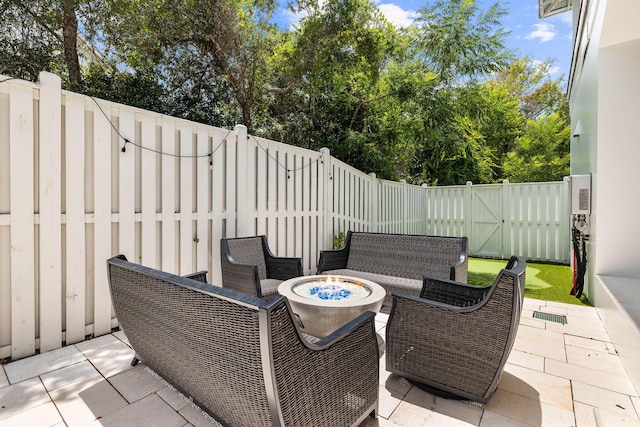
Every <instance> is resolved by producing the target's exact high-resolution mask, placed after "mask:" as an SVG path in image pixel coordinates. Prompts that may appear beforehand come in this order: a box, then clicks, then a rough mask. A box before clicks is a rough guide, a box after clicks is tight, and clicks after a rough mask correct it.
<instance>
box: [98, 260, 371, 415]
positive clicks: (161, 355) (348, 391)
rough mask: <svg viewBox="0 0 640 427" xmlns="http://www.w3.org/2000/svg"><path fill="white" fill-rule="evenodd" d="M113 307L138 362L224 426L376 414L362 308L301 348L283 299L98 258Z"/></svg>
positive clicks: (367, 321)
mask: <svg viewBox="0 0 640 427" xmlns="http://www.w3.org/2000/svg"><path fill="white" fill-rule="evenodd" d="M107 267H108V273H109V284H110V287H111V296H112V299H113V306H114V309H115V313H116V315H117V317H118V322H119V324H120V326H121V327H122V328H123V329H124V331H125V333H126V335H127V338H128V339H129V342H130V343H131V346H132V347H133V349H134V350H135V352H136V354H137V355H138V356H139V357H140V360H141V361H142V362H143V363H145V364H146V365H147V366H148V367H149V368H150V369H151V370H153V371H154V372H155V373H157V374H158V375H159V376H160V377H162V379H163V380H165V381H166V382H168V383H169V384H171V385H172V386H173V387H175V388H176V389H178V390H179V391H180V392H182V393H183V394H184V395H185V396H187V397H188V398H191V399H193V402H194V403H196V404H197V405H198V406H199V407H200V408H201V409H202V410H204V411H205V412H206V413H208V414H209V415H211V416H212V417H213V418H215V419H217V420H218V421H219V422H221V423H222V424H224V425H227V426H241V427H249V426H259V427H263V426H271V425H273V426H321V425H323V426H324V425H326V426H356V425H359V424H360V423H362V422H363V421H364V420H365V419H366V418H367V417H368V416H370V415H372V416H374V417H375V412H376V411H377V408H378V389H379V385H378V378H379V377H378V374H379V372H378V370H379V360H378V355H379V353H378V343H377V339H376V333H375V326H374V317H375V315H374V313H371V312H367V313H364V314H362V315H361V316H359V317H358V318H356V319H355V320H353V321H352V322H350V323H348V324H347V325H345V326H343V327H341V328H339V329H338V330H336V331H335V332H334V333H333V334H331V335H329V336H328V337H326V338H324V339H322V340H319V341H317V342H316V343H313V344H312V343H309V342H307V341H305V340H304V339H303V338H302V337H301V333H300V330H299V329H298V328H297V326H296V325H295V323H294V321H293V319H292V314H291V309H290V306H289V303H288V301H287V300H286V298H284V297H278V298H275V299H273V300H271V301H265V300H263V299H260V298H256V297H253V296H248V295H245V294H241V293H238V292H235V291H232V290H229V289H224V288H221V287H219V286H211V285H207V284H206V283H202V282H200V281H196V280H192V279H189V278H186V277H180V276H175V275H172V274H168V273H165V272H162V271H158V270H154V269H151V268H147V267H143V266H140V265H137V264H134V263H130V262H128V261H127V260H126V258H125V257H124V256H122V255H120V256H117V257H114V258H112V259H110V260H108V261H107Z"/></svg>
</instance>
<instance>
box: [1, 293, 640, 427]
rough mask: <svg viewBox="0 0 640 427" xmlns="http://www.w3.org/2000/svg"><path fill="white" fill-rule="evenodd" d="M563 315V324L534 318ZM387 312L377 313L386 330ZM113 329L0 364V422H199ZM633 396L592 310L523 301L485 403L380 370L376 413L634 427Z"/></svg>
mask: <svg viewBox="0 0 640 427" xmlns="http://www.w3.org/2000/svg"><path fill="white" fill-rule="evenodd" d="M533 311H541V312H544V313H549V314H560V315H564V316H566V318H567V324H565V325H562V324H559V323H555V322H552V321H546V320H540V319H536V318H533ZM387 318H388V315H386V314H383V313H380V314H378V315H377V316H376V325H377V329H378V333H379V334H380V335H381V336H382V337H384V329H385V326H386V321H387ZM132 357H133V350H131V348H130V347H129V345H128V342H127V339H126V336H125V335H124V333H123V332H121V331H119V332H115V333H112V334H108V335H104V336H101V337H98V338H94V339H91V340H88V341H84V342H81V343H78V344H75V345H70V346H67V347H63V348H61V349H58V350H55V351H51V352H48V353H45V354H41V355H36V356H33V357H29V358H26V359H22V360H18V361H15V362H12V363H8V364H5V365H3V366H2V368H3V369H2V370H0V427H4V426H38V427H40V426H74V427H75V426H90V425H103V426H134V425H135V426H162V427H164V426H166V427H170V426H176V427H180V426H206V425H212V422H211V420H210V419H208V418H207V417H206V416H204V415H203V414H202V413H201V412H200V411H199V410H198V409H197V408H195V407H193V406H192V405H190V404H189V403H188V402H187V401H185V399H183V398H182V397H181V396H180V395H179V394H178V393H177V392H175V391H173V390H172V389H171V388H169V387H167V386H166V385H165V383H164V382H163V381H161V380H160V379H158V378H156V377H155V376H154V375H153V374H151V373H150V372H149V371H148V370H147V369H146V368H145V366H144V365H143V364H140V365H138V366H136V367H132V366H131V365H130V361H131V358H132ZM639 416H640V398H639V397H638V392H637V391H636V390H635V389H634V387H633V384H632V382H631V381H630V380H629V378H628V376H627V374H626V372H625V370H624V368H623V366H622V364H621V362H620V360H619V358H618V356H617V354H616V350H615V348H614V347H613V345H612V344H611V342H610V339H609V337H608V335H607V332H606V331H605V330H604V328H603V326H602V323H601V321H600V319H599V317H598V313H597V311H596V309H595V308H591V307H584V306H574V305H568V304H560V303H553V302H545V301H540V300H534V299H528V298H525V305H524V310H523V313H522V317H521V321H520V327H519V329H518V335H517V339H516V342H515V345H514V348H513V351H512V353H511V356H510V357H509V361H508V363H507V366H506V368H505V371H504V374H503V375H502V379H501V381H500V384H499V386H498V390H497V391H496V393H495V394H494V395H493V397H492V398H491V400H490V401H489V403H487V404H486V405H481V404H477V403H473V402H468V401H461V400H448V399H444V398H441V397H437V396H434V395H432V394H429V393H427V392H425V391H423V390H422V389H420V388H418V387H415V386H413V385H412V384H411V383H409V382H408V381H407V380H405V379H404V378H401V377H398V376H396V375H391V374H389V372H387V371H386V370H385V358H384V356H382V357H381V359H380V402H379V411H378V419H377V420H373V419H369V420H367V421H365V422H364V423H363V424H362V426H361V427H371V426H378V427H393V426H470V425H473V426H481V427H487V426H578V427H583V426H585V427H587V426H589V427H590V426H620V425H624V426H639V427H640V418H639Z"/></svg>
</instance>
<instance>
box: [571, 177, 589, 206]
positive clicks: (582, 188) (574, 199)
mask: <svg viewBox="0 0 640 427" xmlns="http://www.w3.org/2000/svg"><path fill="white" fill-rule="evenodd" d="M569 187H570V189H571V190H570V191H571V214H572V215H589V214H591V174H589V175H571V177H570V181H569Z"/></svg>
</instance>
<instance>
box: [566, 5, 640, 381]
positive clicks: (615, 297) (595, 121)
mask: <svg viewBox="0 0 640 427" xmlns="http://www.w3.org/2000/svg"><path fill="white" fill-rule="evenodd" d="M573 16H574V35H575V39H574V51H573V61H572V64H573V65H572V73H571V80H570V87H569V98H570V107H571V121H572V130H573V131H574V132H573V133H574V136H573V137H572V143H571V173H572V174H586V173H590V174H592V212H591V215H590V217H589V223H590V237H589V243H588V260H589V264H588V270H587V275H588V277H587V278H586V283H587V291H586V292H587V294H588V296H589V299H590V300H591V301H592V302H593V303H594V304H595V306H596V307H597V308H598V312H599V314H600V316H601V317H602V320H603V322H604V325H605V327H606V328H607V332H608V333H609V335H610V337H611V338H612V340H613V342H614V345H615V347H616V350H617V351H618V353H619V354H620V357H621V360H622V361H623V363H624V364H625V367H626V369H627V371H628V373H629V376H630V378H631V379H632V381H633V382H634V384H635V387H636V389H640V329H639V327H638V325H639V324H640V262H638V259H640V258H639V257H638V251H637V246H638V241H640V227H638V226H636V225H635V224H636V223H637V220H636V219H635V218H636V216H637V215H638V212H640V198H638V196H637V195H638V193H639V191H638V189H637V187H638V182H639V179H640V168H639V166H640V165H639V161H640V141H639V138H640V117H639V115H640V82H639V81H638V77H637V76H639V75H640V30H639V29H638V26H637V23H636V22H634V20H637V17H638V16H640V2H637V1H636V0H615V1H607V0H599V1H597V0H592V1H587V0H583V1H582V2H576V4H574V15H573ZM578 123H579V124H580V125H579V126H578ZM576 128H580V129H581V132H576V131H575V129H576ZM576 133H579V135H575V134H576Z"/></svg>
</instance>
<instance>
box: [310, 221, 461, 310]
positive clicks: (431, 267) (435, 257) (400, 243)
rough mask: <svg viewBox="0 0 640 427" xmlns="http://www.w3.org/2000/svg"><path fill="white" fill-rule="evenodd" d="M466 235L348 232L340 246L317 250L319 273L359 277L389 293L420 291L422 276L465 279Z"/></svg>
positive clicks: (388, 296) (388, 294)
mask: <svg viewBox="0 0 640 427" xmlns="http://www.w3.org/2000/svg"><path fill="white" fill-rule="evenodd" d="M467 271H468V259H467V238H466V237H442V236H417V235H407V234H385V233H363V232H351V231H349V232H348V233H347V236H346V238H345V244H344V247H343V248H342V249H338V250H332V251H322V252H320V260H319V262H318V274H341V275H344V276H353V277H360V278H363V279H367V280H371V281H373V282H376V283H378V284H380V286H382V287H383V288H385V289H386V291H387V296H386V297H385V300H384V305H385V306H387V307H389V306H390V305H391V293H392V292H398V293H402V294H406V295H415V296H418V295H419V294H420V290H421V289H422V285H423V279H422V276H423V275H430V276H434V277H439V278H442V279H451V280H457V281H459V282H466V281H467Z"/></svg>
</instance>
